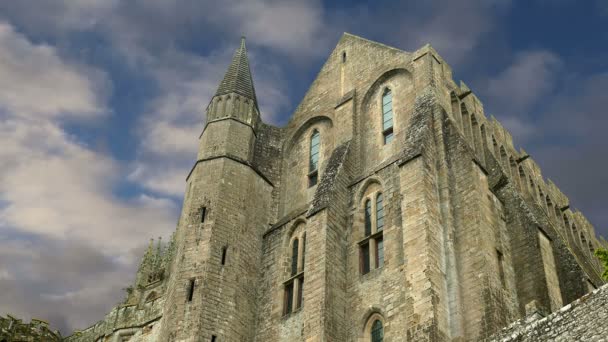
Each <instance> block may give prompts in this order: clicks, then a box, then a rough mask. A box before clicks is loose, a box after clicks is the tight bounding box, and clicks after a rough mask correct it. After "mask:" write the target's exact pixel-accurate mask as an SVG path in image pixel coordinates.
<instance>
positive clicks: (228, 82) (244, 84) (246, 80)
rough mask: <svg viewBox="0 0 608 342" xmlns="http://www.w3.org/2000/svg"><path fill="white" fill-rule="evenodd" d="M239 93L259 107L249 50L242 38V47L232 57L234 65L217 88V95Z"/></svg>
mask: <svg viewBox="0 0 608 342" xmlns="http://www.w3.org/2000/svg"><path fill="white" fill-rule="evenodd" d="M232 92H234V93H238V94H240V95H242V96H245V97H247V98H249V99H251V100H253V102H254V103H255V105H256V107H257V105H258V100H257V98H256V97H255V89H254V87H253V78H252V77H251V70H250V69H249V59H248V58H247V48H246V47H245V37H241V46H240V47H239V48H238V49H237V50H236V52H235V53H234V56H233V57H232V63H230V66H229V67H228V71H226V75H224V79H223V80H222V83H220V86H219V87H218V88H217V92H216V93H215V95H216V96H217V95H223V94H228V93H232Z"/></svg>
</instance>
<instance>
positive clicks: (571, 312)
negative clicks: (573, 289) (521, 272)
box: [488, 285, 608, 342]
mask: <svg viewBox="0 0 608 342" xmlns="http://www.w3.org/2000/svg"><path fill="white" fill-rule="evenodd" d="M606 320H608V285H604V286H602V287H601V288H599V289H597V290H594V291H593V292H592V293H589V294H586V295H585V296H583V297H581V298H580V299H577V300H575V301H574V302H572V303H570V304H568V305H566V306H564V307H562V308H561V309H559V310H557V311H555V312H553V313H551V314H550V315H548V316H545V317H543V314H542V312H539V311H536V310H531V311H530V312H529V313H528V315H527V317H525V318H523V319H520V320H518V321H516V322H514V323H512V324H511V325H509V326H508V327H506V328H504V329H502V330H501V331H500V332H499V333H497V334H495V335H494V336H492V337H491V338H489V339H488V341H496V342H499V341H500V342H518V341H526V342H528V341H530V342H535V341H556V342H559V341H564V342H565V341H590V342H591V341H606V339H607V338H608V325H606V324H605V322H606Z"/></svg>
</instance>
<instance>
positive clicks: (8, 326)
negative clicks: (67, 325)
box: [0, 315, 62, 342]
mask: <svg viewBox="0 0 608 342" xmlns="http://www.w3.org/2000/svg"><path fill="white" fill-rule="evenodd" d="M0 341H2V342H60V341H62V338H61V334H60V333H59V332H58V331H53V330H51V329H50V327H49V323H48V322H46V321H43V320H39V319H35V318H33V319H32V320H31V321H30V322H29V323H24V322H23V320H21V319H18V318H15V317H13V316H11V315H6V318H5V317H2V316H0Z"/></svg>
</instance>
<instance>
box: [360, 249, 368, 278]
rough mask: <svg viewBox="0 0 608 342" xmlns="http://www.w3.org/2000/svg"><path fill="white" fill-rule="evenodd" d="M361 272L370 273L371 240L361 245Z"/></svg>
mask: <svg viewBox="0 0 608 342" xmlns="http://www.w3.org/2000/svg"><path fill="white" fill-rule="evenodd" d="M361 273H362V274H367V273H369V241H368V242H366V243H365V244H363V245H362V246H361Z"/></svg>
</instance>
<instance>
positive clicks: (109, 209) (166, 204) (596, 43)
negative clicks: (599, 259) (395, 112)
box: [0, 0, 608, 334]
mask: <svg viewBox="0 0 608 342" xmlns="http://www.w3.org/2000/svg"><path fill="white" fill-rule="evenodd" d="M345 31H347V32H351V33H354V34H357V35H360V36H363V37H366V38H369V39H372V40H376V41H379V42H382V43H386V44H389V45H392V46H395V47H398V48H401V49H403V50H406V51H413V50H416V49H418V48H419V47H420V46H422V45H424V44H425V43H430V44H431V45H433V47H435V49H436V50H437V51H438V52H439V53H440V54H441V55H442V56H443V57H444V59H446V60H447V62H448V63H449V64H450V65H451V66H452V68H453V70H454V76H455V78H456V80H457V81H458V80H460V79H462V80H464V81H465V82H466V83H467V84H468V85H469V87H470V88H471V89H473V91H474V92H475V93H476V94H477V95H478V97H479V98H480V99H481V100H482V101H483V103H484V107H485V112H486V114H488V115H489V114H493V115H495V116H496V117H497V118H498V119H499V120H500V121H501V122H503V124H504V125H505V126H506V127H507V128H509V130H510V131H511V133H512V134H513V136H514V139H515V142H516V144H517V145H518V146H521V147H524V148H525V149H526V150H527V151H528V152H529V153H530V154H531V155H532V157H533V158H534V159H535V160H536V161H537V162H538V163H539V165H540V166H541V168H542V170H543V172H544V176H545V177H548V178H551V179H552V180H553V181H554V182H555V183H556V184H557V185H558V186H559V187H560V188H561V189H562V190H563V192H564V193H565V194H566V195H568V196H569V197H570V199H571V204H572V206H573V207H575V208H578V209H580V210H581V211H582V212H583V213H584V214H585V215H586V216H587V217H588V218H589V219H590V221H591V222H592V223H593V224H594V225H595V227H596V230H597V231H598V232H600V233H601V234H603V235H604V236H608V211H607V210H606V209H605V208H606V204H607V203H606V199H605V198H606V196H605V194H606V192H607V190H608V173H607V172H605V170H606V168H607V167H608V161H607V160H606V158H605V156H606V152H605V149H606V147H607V145H608V144H607V143H606V140H605V139H604V136H605V129H606V127H607V126H608V115H607V113H606V111H607V109H608V98H607V97H606V96H605V94H604V91H605V89H608V2H606V1H602V0H588V1H574V0H553V1H550V0H530V1H510V0H485V1H483V0H465V1H458V2H455V1H447V0H446V1H444V0H429V1H424V2H422V1H399V2H396V1H395V2H390V1H370V2H365V1H332V2H331V3H324V2H321V1H270V0H249V1H242V2H237V1H231V0H227V1H221V2H217V1H213V2H212V1H197V0H191V1H188V0H132V1H121V0H49V1H44V2H40V1H35V0H20V1H2V2H0V146H2V147H1V148H0V158H1V160H2V163H1V164H0V315H1V314H4V313H12V314H14V315H18V316H22V317H24V318H29V317H39V318H44V319H48V320H50V321H51V323H52V325H53V326H54V327H58V328H60V329H61V330H62V332H63V333H64V334H65V333H69V332H70V331H72V330H73V329H78V328H84V327H86V326H88V325H89V324H92V323H93V322H95V321H96V320H98V319H101V318H102V317H103V315H104V314H105V313H106V312H107V311H108V310H109V309H110V308H111V307H112V306H113V305H114V304H116V303H117V302H118V301H119V300H120V299H121V297H122V296H123V293H122V290H121V289H122V288H124V287H126V286H128V285H129V284H130V283H131V282H132V281H133V277H134V269H135V268H136V266H137V263H138V261H139V260H138V259H139V257H140V256H141V254H142V251H143V249H144V246H145V245H146V244H147V242H148V239H150V238H152V237H157V236H163V237H165V238H166V237H168V236H169V235H170V233H171V232H172V231H173V230H174V229H175V224H176V222H177V216H178V214H179V210H180V206H181V196H182V193H183V190H184V185H185V177H186V175H187V173H188V171H189V170H190V168H191V166H192V163H193V161H194V159H195V156H196V148H197V138H198V135H199V134H200V131H201V129H202V127H203V126H202V125H203V120H204V113H203V110H204V108H205V107H206V105H207V103H208V101H209V100H210V97H211V95H212V94H213V92H214V91H215V89H216V87H217V85H218V84H219V81H220V79H221V77H222V76H223V73H224V71H225V69H226V68H227V65H228V63H229V62H230V58H231V55H232V53H233V51H234V49H235V48H236V47H237V46H238V43H239V38H240V36H241V35H246V36H247V45H248V49H249V56H250V59H251V62H252V69H253V76H254V81H255V86H256V91H257V95H258V100H259V102H260V108H261V111H262V116H263V118H264V120H265V121H266V122H270V123H274V124H277V125H283V124H285V123H286V122H287V120H288V118H289V116H290V114H291V112H292V111H293V109H294V108H295V107H296V106H297V105H298V102H299V100H300V99H301V98H302V96H303V95H304V92H305V91H306V89H307V88H308V87H309V85H310V83H311V82H312V80H313V79H314V77H315V75H316V73H317V72H318V70H319V68H320V67H321V65H322V64H323V62H324V60H325V58H326V56H328V54H329V52H330V51H331V50H332V48H333V46H334V45H335V44H336V43H337V41H338V40H339V38H340V36H341V34H342V32H345Z"/></svg>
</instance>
